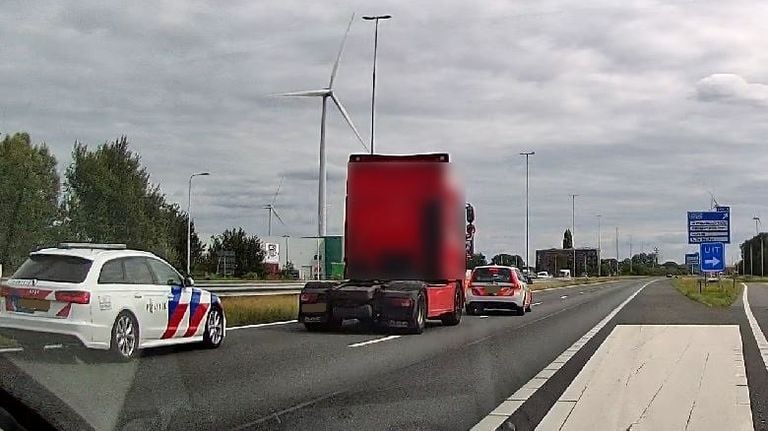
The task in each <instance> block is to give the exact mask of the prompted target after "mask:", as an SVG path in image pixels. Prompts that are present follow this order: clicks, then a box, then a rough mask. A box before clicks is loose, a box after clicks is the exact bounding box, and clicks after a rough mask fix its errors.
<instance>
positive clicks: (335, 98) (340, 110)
mask: <svg viewBox="0 0 768 431" xmlns="http://www.w3.org/2000/svg"><path fill="white" fill-rule="evenodd" d="M331 99H332V100H333V103H335V104H336V107H337V108H339V112H341V116H342V117H344V119H345V120H346V121H347V124H349V127H351V128H352V131H353V132H355V136H357V140H358V141H360V145H362V146H363V148H365V151H366V152H368V151H369V150H368V146H367V145H365V141H363V137H362V136H360V132H358V131H357V127H355V125H354V124H353V123H352V119H351V118H349V114H347V110H346V109H344V106H343V105H342V104H341V102H340V101H339V99H338V98H337V97H336V95H335V94H334V93H333V92H331Z"/></svg>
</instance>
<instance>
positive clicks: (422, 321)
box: [409, 292, 427, 334]
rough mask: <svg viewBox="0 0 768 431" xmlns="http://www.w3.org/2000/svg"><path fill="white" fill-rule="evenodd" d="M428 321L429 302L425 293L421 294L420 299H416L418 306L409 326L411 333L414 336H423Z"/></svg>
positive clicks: (414, 308) (414, 310)
mask: <svg viewBox="0 0 768 431" xmlns="http://www.w3.org/2000/svg"><path fill="white" fill-rule="evenodd" d="M426 321H427V300H426V298H424V293H423V292H419V296H418V299H416V306H415V307H413V317H412V318H411V322H410V325H409V332H410V333H412V334H421V333H422V332H424V327H425V326H426Z"/></svg>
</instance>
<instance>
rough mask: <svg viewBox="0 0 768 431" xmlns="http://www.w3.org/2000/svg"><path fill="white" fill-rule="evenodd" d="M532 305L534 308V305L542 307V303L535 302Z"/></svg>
mask: <svg viewBox="0 0 768 431" xmlns="http://www.w3.org/2000/svg"><path fill="white" fill-rule="evenodd" d="M531 305H532V306H533V305H541V302H534V303H533V304H531Z"/></svg>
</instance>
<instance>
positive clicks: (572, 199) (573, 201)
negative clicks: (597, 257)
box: [571, 193, 578, 277]
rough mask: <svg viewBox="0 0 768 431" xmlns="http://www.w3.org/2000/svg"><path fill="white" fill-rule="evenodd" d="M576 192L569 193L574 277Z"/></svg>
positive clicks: (574, 273) (574, 272) (574, 274)
mask: <svg viewBox="0 0 768 431" xmlns="http://www.w3.org/2000/svg"><path fill="white" fill-rule="evenodd" d="M576 196H578V195H576V194H573V193H571V248H572V249H573V273H571V276H572V277H576V276H577V274H576Z"/></svg>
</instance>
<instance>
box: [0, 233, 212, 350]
mask: <svg viewBox="0 0 768 431" xmlns="http://www.w3.org/2000/svg"><path fill="white" fill-rule="evenodd" d="M192 285H193V282H192V280H191V279H189V278H187V279H185V278H183V277H182V276H181V275H180V274H179V273H178V272H177V271H176V270H175V269H174V268H173V267H172V266H171V265H169V264H168V263H166V262H165V261H164V260H162V259H160V258H159V257H157V256H155V255H154V254H152V253H147V252H143V251H136V250H128V249H127V248H126V246H125V245H122V244H82V243H65V244H60V245H59V246H58V247H56V248H48V249H43V250H39V251H36V252H33V253H31V254H30V255H29V258H28V259H27V261H26V262H24V264H22V265H21V267H19V269H18V270H17V271H16V272H15V273H14V274H13V276H12V277H11V278H10V279H8V280H6V281H5V282H3V283H2V284H0V334H4V335H6V336H9V337H11V338H13V339H15V340H17V341H19V343H21V344H22V346H42V345H44V344H51V343H58V344H61V343H67V344H72V343H74V344H79V345H82V346H85V347H87V348H89V349H99V350H111V351H112V352H113V353H114V354H115V355H116V356H117V357H118V358H120V359H131V358H133V357H135V356H136V355H137V353H138V350H139V349H144V348H150V347H158V346H167V345H172V344H181V343H196V342H199V343H202V344H203V345H204V346H206V347H210V348H214V347H218V346H219V345H221V343H222V341H223V340H224V336H225V335H226V319H225V316H224V309H223V308H222V305H221V301H220V300H219V298H218V297H217V296H216V295H213V294H211V293H210V292H208V291H206V290H202V289H197V288H194V287H192Z"/></svg>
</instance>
